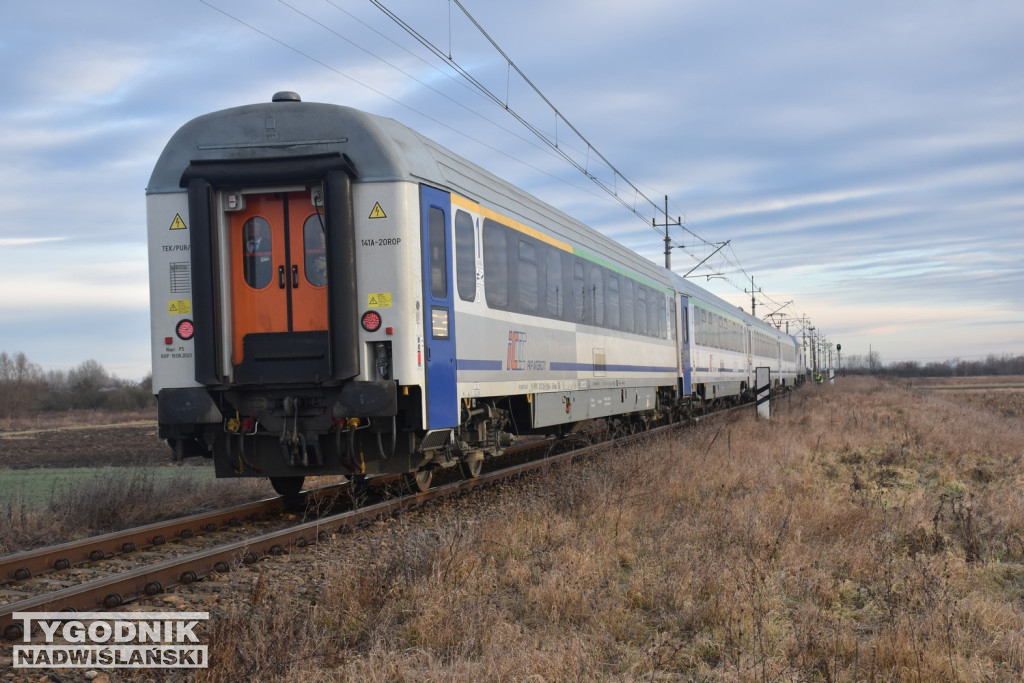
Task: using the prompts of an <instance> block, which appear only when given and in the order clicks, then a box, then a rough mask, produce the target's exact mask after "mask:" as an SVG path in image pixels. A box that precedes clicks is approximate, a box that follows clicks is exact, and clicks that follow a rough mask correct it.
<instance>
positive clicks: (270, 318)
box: [147, 92, 798, 494]
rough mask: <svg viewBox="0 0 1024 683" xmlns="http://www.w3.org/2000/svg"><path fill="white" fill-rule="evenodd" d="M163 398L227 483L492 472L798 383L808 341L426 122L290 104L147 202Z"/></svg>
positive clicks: (252, 118)
mask: <svg viewBox="0 0 1024 683" xmlns="http://www.w3.org/2000/svg"><path fill="white" fill-rule="evenodd" d="M147 214H148V233H149V243H150V296H151V306H152V323H151V328H152V329H151V332H152V342H153V385H154V391H155V392H156V393H157V398H158V413H159V423H160V434H161V436H162V437H164V438H166V439H167V440H168V443H169V444H170V445H171V447H172V448H173V449H174V453H175V456H176V457H178V458H183V457H187V456H193V455H204V456H207V457H212V458H213V459H214V463H215V467H216V472H217V475H218V476H222V477H233V476H260V477H270V479H271V481H272V482H273V484H274V486H275V488H276V489H277V490H278V491H279V492H281V493H284V494H289V493H296V492H297V491H298V490H299V489H300V488H301V486H302V482H303V477H305V476H307V475H320V474H346V475H349V476H361V475H372V474H379V473H406V474H407V475H409V477H410V482H411V483H413V484H414V485H416V486H419V487H420V488H425V487H427V486H429V484H430V475H431V472H433V471H434V470H435V469H437V468H439V467H447V466H452V465H459V466H461V467H462V468H463V471H464V472H465V473H466V474H467V476H475V475H476V474H478V473H479V471H480V466H481V464H482V462H483V460H484V458H485V457H490V456H493V455H496V454H498V453H500V452H501V450H502V449H503V448H504V447H506V446H507V445H509V444H510V443H512V442H513V441H514V439H515V437H516V436H517V435H522V434H529V433H545V434H552V433H557V432H560V431H566V430H568V429H570V428H571V427H572V426H573V425H575V424H576V423H579V422H581V421H585V420H593V419H597V418H607V419H609V420H610V421H611V422H613V423H614V424H616V425H618V426H620V427H637V426H643V425H646V424H648V423H649V422H650V421H651V420H659V419H669V418H672V417H678V416H679V415H680V414H682V413H683V412H685V411H688V410H692V409H695V408H696V407H698V406H700V405H701V404H704V403H707V402H709V401H715V400H719V399H724V398H729V397H735V396H740V395H743V394H745V393H749V392H750V391H751V389H752V377H753V370H754V368H755V367H757V366H759V365H768V366H770V367H771V368H772V376H773V379H774V381H775V383H777V384H780V385H792V384H793V383H794V382H796V381H797V379H798V374H797V358H796V352H797V348H796V346H795V343H796V342H795V341H794V340H793V339H792V338H791V337H788V336H786V335H783V334H780V333H779V332H778V331H777V330H775V329H774V328H772V327H771V326H768V325H766V324H764V323H762V322H760V321H757V320H755V319H753V318H751V317H750V316H748V315H745V314H744V313H743V312H742V311H740V310H738V309H735V308H732V307H731V306H730V305H729V304H727V303H726V302H724V301H722V300H721V299H718V298H717V297H714V296H713V295H711V294H709V293H707V292H704V291H703V290H700V289H699V288H697V287H695V286H694V285H692V284H691V283H689V282H688V281H685V280H683V279H682V278H680V277H678V276H676V275H674V274H673V273H670V272H669V271H667V270H665V269H663V268H659V267H658V266H656V265H655V264H653V263H651V262H650V261H648V260H646V259H644V258H642V257H640V256H639V255H637V254H635V253H633V252H631V251H629V250H627V249H625V248H624V247H622V246H621V245H619V244H617V243H615V242H613V241H611V240H609V239H607V238H605V237H603V236H602V235H600V234H599V233H597V232H595V231H593V230H591V229H589V228H587V227H586V226H584V225H582V224H580V223H579V222H577V221H575V220H573V219H571V218H569V217H568V216H566V215H564V214H562V213H561V212H559V211H557V210H555V209H553V208H552V207H550V206H548V205H546V204H544V203H542V202H540V201H538V200H537V199H535V198H533V197H531V196H530V195H528V194H526V193H525V192H523V191H521V190H519V189H517V188H515V187H514V186H512V185H510V184H508V183H506V182H504V181H502V180H500V179H498V178H496V177H494V176H493V175H491V174H490V173H488V172H486V171H484V170H483V169H481V168H479V167H477V166H475V165H473V164H471V163H470V162H468V161H466V160H464V159H461V158H460V157H458V156H457V155H455V154H453V153H452V152H450V151H448V150H446V149H444V148H442V147H441V146H439V145H437V144H436V143H434V142H432V141H430V140H428V139H426V138H424V137H422V136H420V135H419V134H417V133H415V132H414V131H412V130H410V129H409V128H407V127H405V126H403V125H401V124H399V123H397V122H396V121H393V120H391V119H386V118H382V117H377V116H373V115H370V114H366V113H363V112H360V111H357V110H354V109H351V108H347V107H342V106H335V105H328V104H317V103H306V102H302V101H301V100H300V98H299V97H298V96H297V95H296V94H295V93H288V92H284V93H278V94H277V95H275V96H274V98H273V101H272V102H270V103H264V104H255V105H249V106H242V107H236V108H232V109H227V110H224V111H219V112H215V113H212V114H208V115H205V116H201V117H199V118H197V119H194V120H193V121H191V122H189V123H187V124H186V125H184V126H183V127H182V128H181V129H180V130H179V131H178V132H177V133H176V134H175V135H174V136H173V137H172V139H171V140H170V141H169V143H168V144H167V146H166V148H165V149H164V151H163V153H162V155H161V156H160V158H159V160H158V162H157V164H156V167H155V169H154V171H153V174H152V177H151V178H150V182H149V186H148V188H147Z"/></svg>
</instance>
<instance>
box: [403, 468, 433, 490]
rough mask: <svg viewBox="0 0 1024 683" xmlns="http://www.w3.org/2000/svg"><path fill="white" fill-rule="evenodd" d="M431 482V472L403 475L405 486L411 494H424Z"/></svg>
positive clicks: (420, 471) (422, 471) (418, 471)
mask: <svg viewBox="0 0 1024 683" xmlns="http://www.w3.org/2000/svg"><path fill="white" fill-rule="evenodd" d="M433 481H434V471H433V470H417V471H416V472H406V474H405V485H406V487H407V488H408V489H409V491H410V492H411V493H424V492H426V491H428V490H429V489H430V484H431V483H432V482H433Z"/></svg>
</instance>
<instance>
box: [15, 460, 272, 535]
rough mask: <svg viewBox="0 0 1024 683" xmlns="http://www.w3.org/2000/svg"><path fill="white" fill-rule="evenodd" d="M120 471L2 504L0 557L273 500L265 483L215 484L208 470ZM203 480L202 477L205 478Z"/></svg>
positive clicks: (104, 472) (95, 474)
mask: <svg viewBox="0 0 1024 683" xmlns="http://www.w3.org/2000/svg"><path fill="white" fill-rule="evenodd" d="M196 470H198V468H194V467H187V468H174V474H173V475H172V476H169V477H167V476H164V477H158V476H156V473H155V471H154V469H153V468H150V467H119V468H106V469H104V470H100V471H96V472H90V471H89V470H87V469H84V468H83V469H82V476H80V477H77V478H74V479H71V480H61V481H59V482H57V483H55V484H54V485H53V486H52V487H51V488H50V490H49V492H48V493H47V494H46V496H45V497H44V498H43V501H44V502H42V503H41V502H40V501H39V500H34V499H33V500H29V499H26V498H25V497H24V496H22V495H20V494H18V493H15V494H11V495H8V496H4V497H3V498H0V555H6V554H10V553H14V552H18V551H21V550H27V549H29V548H35V547H38V546H43V545H52V544H55V543H59V542H62V541H68V540H74V539H78V538H84V537H86V536H93V535H98V534H101V533H106V532H109V531H116V530H119V529H124V528H127V527H130V526H137V525H140V524H147V523H149V522H155V521H159V520H162V519H169V518H172V517H181V516H184V515H189V514H193V513H196V512H200V511H202V510H208V509H213V508H217V507H222V506H226V505H231V504H233V503H240V502H244V501H247V500H254V499H256V498H259V497H267V496H270V495H273V493H272V492H271V491H270V487H269V486H267V485H266V483H265V480H263V479H258V480H257V479H254V480H245V481H244V482H240V481H235V480H219V479H214V475H213V469H212V468H203V470H204V471H203V472H202V473H199V472H197V471H196ZM203 475H206V476H205V477H204V476H203Z"/></svg>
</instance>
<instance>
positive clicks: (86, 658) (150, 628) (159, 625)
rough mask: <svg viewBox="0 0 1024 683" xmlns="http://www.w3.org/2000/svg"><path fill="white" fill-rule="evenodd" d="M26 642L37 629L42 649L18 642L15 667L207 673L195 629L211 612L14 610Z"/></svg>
mask: <svg viewBox="0 0 1024 683" xmlns="http://www.w3.org/2000/svg"><path fill="white" fill-rule="evenodd" d="M13 617H14V621H15V622H21V624H22V631H23V632H24V637H23V642H24V643H31V642H32V635H31V634H32V631H33V627H35V628H38V630H39V631H40V632H41V633H42V636H43V639H44V643H45V644H42V645H26V644H19V645H15V646H14V650H13V652H12V658H13V661H12V665H13V666H14V668H15V669H37V668H45V669H84V668H90V669H103V668H108V669H146V668H168V669H205V668H206V667H207V666H208V665H209V663H208V657H207V646H206V645H200V644H199V635H198V634H197V633H196V628H197V627H198V626H199V624H200V623H201V622H205V621H207V620H209V618H210V613H209V612H122V613H118V614H111V613H109V612H78V613H68V612H15V613H14V614H13Z"/></svg>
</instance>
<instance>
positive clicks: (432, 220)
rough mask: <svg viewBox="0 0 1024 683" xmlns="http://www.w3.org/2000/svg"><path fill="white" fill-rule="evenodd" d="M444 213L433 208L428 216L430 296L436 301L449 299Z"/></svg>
mask: <svg viewBox="0 0 1024 683" xmlns="http://www.w3.org/2000/svg"><path fill="white" fill-rule="evenodd" d="M446 227H447V226H446V225H445V216H444V211H442V210H441V209H439V208H437V207H435V206H432V207H430V212H429V214H428V216H427V241H428V243H429V244H428V246H429V250H430V253H429V262H430V295H431V296H432V297H434V298H435V299H445V298H447V297H448V242H447V236H446V235H445V228H446Z"/></svg>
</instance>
